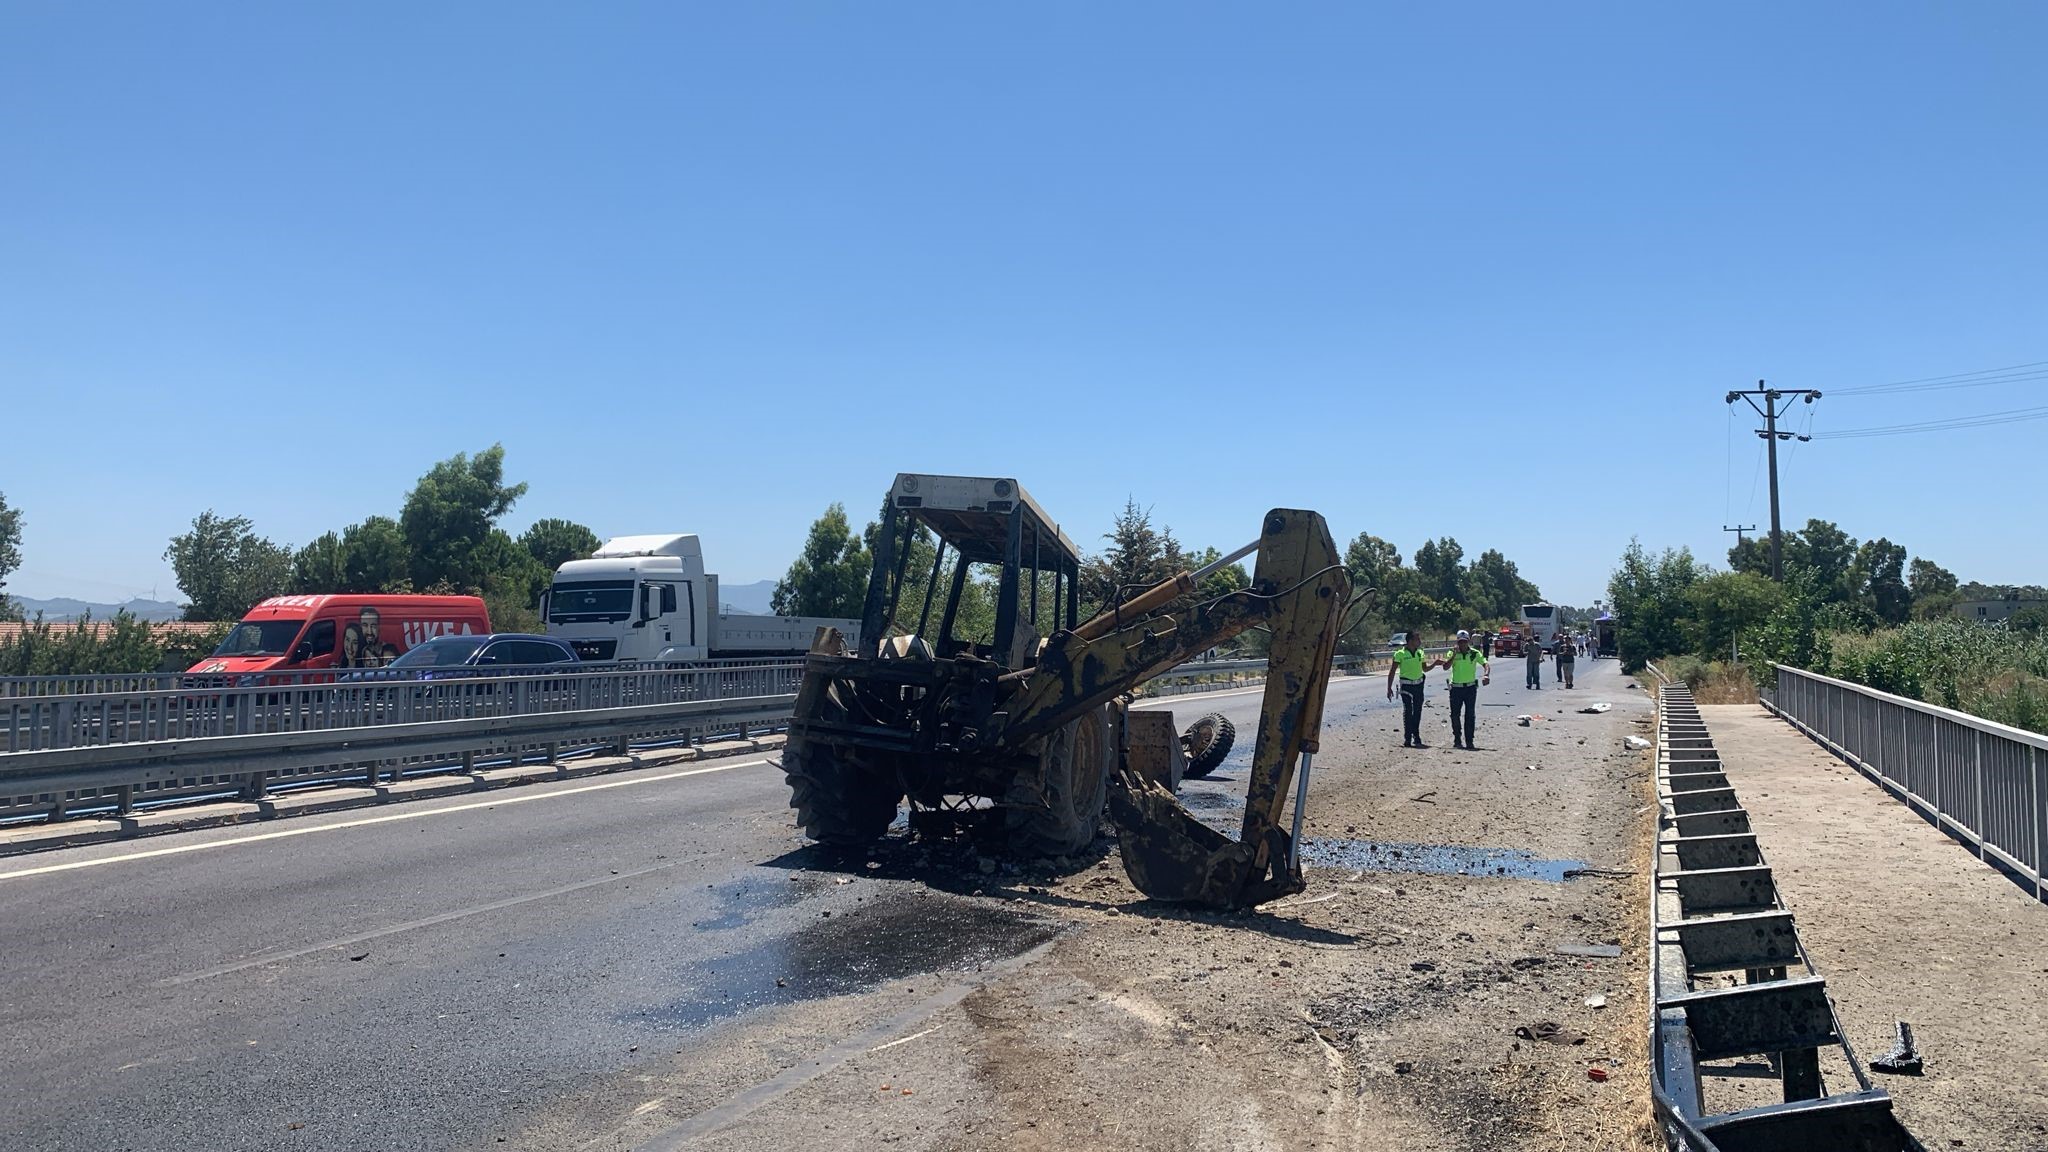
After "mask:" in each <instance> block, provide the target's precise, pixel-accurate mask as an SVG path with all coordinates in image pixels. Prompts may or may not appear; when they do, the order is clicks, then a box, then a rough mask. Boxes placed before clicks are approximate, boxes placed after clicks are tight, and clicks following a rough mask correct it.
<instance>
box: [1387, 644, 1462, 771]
mask: <svg viewBox="0 0 2048 1152" xmlns="http://www.w3.org/2000/svg"><path fill="white" fill-rule="evenodd" d="M1448 667H1450V663H1449V662H1448V661H1444V660H1436V661H1432V660H1431V659H1430V658H1429V657H1427V656H1425V655H1423V654H1422V633H1421V632H1418V631H1415V630H1413V629H1411V630H1409V632H1408V637H1407V639H1406V640H1404V641H1402V644H1401V647H1399V648H1396V649H1394V659H1393V662H1392V663H1390V664H1388V665H1387V699H1389V700H1392V699H1393V698H1394V680H1395V678H1396V677H1397V676H1398V677H1399V678H1400V681H1401V747H1403V748H1427V747H1429V745H1427V744H1424V743H1423V742H1422V681H1423V678H1424V677H1425V676H1428V675H1429V670H1430V669H1431V668H1448Z"/></svg>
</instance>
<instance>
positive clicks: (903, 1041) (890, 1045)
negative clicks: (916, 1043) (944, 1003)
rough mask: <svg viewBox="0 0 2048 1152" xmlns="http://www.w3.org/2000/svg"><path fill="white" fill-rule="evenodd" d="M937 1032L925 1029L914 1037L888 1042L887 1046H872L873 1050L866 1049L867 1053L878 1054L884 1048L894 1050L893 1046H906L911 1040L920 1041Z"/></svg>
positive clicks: (933, 1029) (934, 1029)
mask: <svg viewBox="0 0 2048 1152" xmlns="http://www.w3.org/2000/svg"><path fill="white" fill-rule="evenodd" d="M937 1031H938V1029H937V1028H927V1029H925V1030H924V1031H922V1032H919V1033H917V1034H916V1035H914V1036H905V1037H904V1038H903V1039H901V1040H891V1041H889V1042H888V1043H887V1044H877V1045H875V1046H874V1047H873V1048H870V1049H868V1051H869V1052H880V1051H882V1050H883V1049H885V1048H894V1047H895V1046H897V1045H898V1044H908V1043H910V1042H911V1041H912V1040H922V1039H924V1038H925V1037H927V1036H929V1035H931V1034H932V1033H934V1032H937Z"/></svg>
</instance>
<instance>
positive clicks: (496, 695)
mask: <svg viewBox="0 0 2048 1152" xmlns="http://www.w3.org/2000/svg"><path fill="white" fill-rule="evenodd" d="M415 674H416V673H414V672H413V670H410V669H408V670H405V671H403V672H400V671H396V670H392V669H365V670H362V671H360V672H351V673H343V674H342V675H340V676H339V677H337V676H335V674H333V673H331V672H330V673H327V674H326V675H325V676H324V677H319V678H314V677H300V678H297V679H295V680H292V681H288V682H284V683H270V682H269V677H268V676H267V675H266V676H264V677H261V679H262V680H263V681H264V682H262V683H258V684H254V685H249V686H241V687H227V686H224V685H223V686H219V687H212V686H201V678H199V677H185V678H183V679H182V680H181V681H180V682H179V683H177V684H174V685H171V686H169V687H157V688H152V689H150V690H147V691H135V692H103V693H78V694H67V695H42V696H16V697H8V698H4V699H0V750H4V751H5V752H8V753H22V752H41V751H49V750H52V749H57V748H80V747H98V746H104V745H114V744H134V743H142V742H149V741H161V740H185V739H197V738H201V737H208V736H236V735H251V734H256V733H266V732H316V731H326V730H330V729H337V728H363V727H369V726H374V725H381V724H410V723H416V722H420V721H429V720H455V719H468V718H474V717H478V716H503V715H519V714H525V713H533V712H548V713H554V712H571V711H578V710H587V709H591V708H605V707H618V706H622V705H629V704H641V703H670V702H674V701H679V700H717V699H726V698H730V697H735V696H770V695H776V694H779V693H793V692H795V691H796V689H797V684H798V682H799V681H800V680H801V679H802V676H803V664H802V662H801V661H779V662H774V663H748V664H723V665H712V666H689V667H680V666H679V667H672V668H665V667H631V666H627V667H618V668H608V669H589V668H585V667H583V666H581V665H546V666H541V667H536V668H525V669H519V668H505V669H446V670H438V671H436V672H435V673H434V675H435V678H434V679H432V680H417V679H413V676H414V675H415Z"/></svg>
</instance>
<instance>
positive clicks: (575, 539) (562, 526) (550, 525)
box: [519, 519, 600, 576]
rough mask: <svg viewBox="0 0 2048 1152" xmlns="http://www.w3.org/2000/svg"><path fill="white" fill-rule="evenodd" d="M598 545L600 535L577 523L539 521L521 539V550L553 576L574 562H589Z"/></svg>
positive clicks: (522, 534) (552, 520) (553, 520)
mask: <svg viewBox="0 0 2048 1152" xmlns="http://www.w3.org/2000/svg"><path fill="white" fill-rule="evenodd" d="M599 544H600V541H599V540H598V538H597V533H595V532H592V531H591V530H590V529H588V528H585V527H584V526H583V525H581V524H578V523H576V522H575V521H574V520H555V519H548V520H536V521H534V522H533V527H531V528H528V529H527V530H526V531H524V532H522V533H520V535H519V546H520V547H521V548H524V549H526V551H527V554H528V555H530V556H532V557H533V558H534V560H535V561H536V562H537V563H539V564H540V566H541V567H543V568H545V569H547V570H548V573H549V575H551V576H552V575H553V574H554V571H555V569H557V568H560V567H561V566H562V565H564V564H566V563H568V562H569V561H571V560H587V559H589V558H590V554H591V553H593V552H595V551H597V549H598V546H599Z"/></svg>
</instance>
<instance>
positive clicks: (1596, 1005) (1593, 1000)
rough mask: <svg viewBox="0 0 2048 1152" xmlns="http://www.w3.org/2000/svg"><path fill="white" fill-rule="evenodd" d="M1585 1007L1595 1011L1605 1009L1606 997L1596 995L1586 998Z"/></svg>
mask: <svg viewBox="0 0 2048 1152" xmlns="http://www.w3.org/2000/svg"><path fill="white" fill-rule="evenodd" d="M1586 1007H1588V1008H1592V1009H1594V1010H1596V1011H1597V1010H1599V1009H1601V1008H1605V1007H1607V997H1605V996H1600V995H1597V994H1596V995H1593V996H1588V997H1586Z"/></svg>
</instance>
